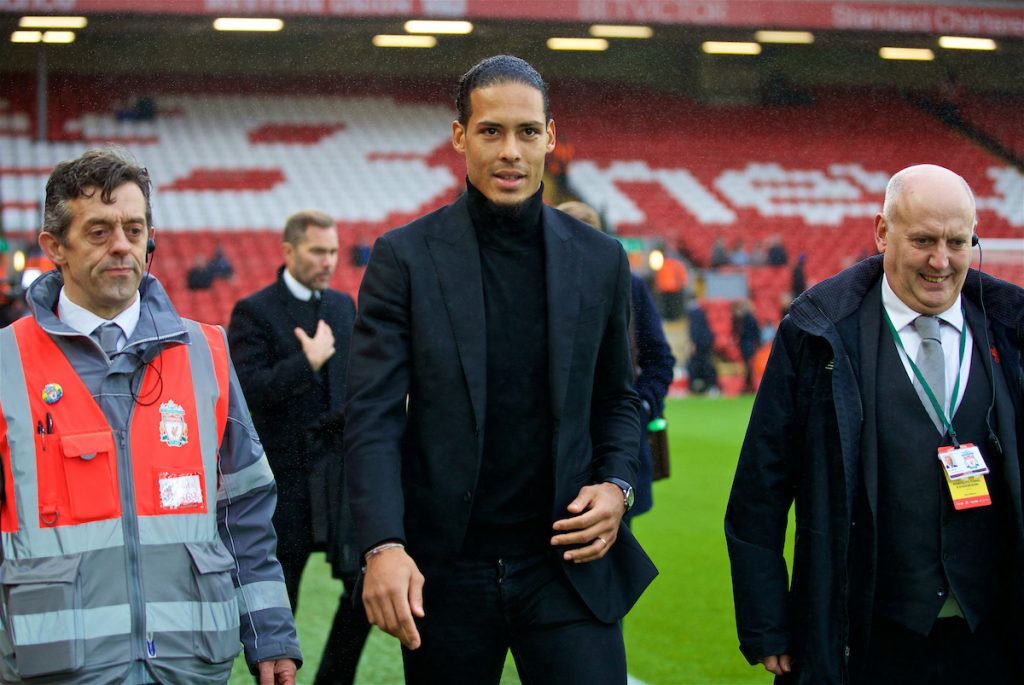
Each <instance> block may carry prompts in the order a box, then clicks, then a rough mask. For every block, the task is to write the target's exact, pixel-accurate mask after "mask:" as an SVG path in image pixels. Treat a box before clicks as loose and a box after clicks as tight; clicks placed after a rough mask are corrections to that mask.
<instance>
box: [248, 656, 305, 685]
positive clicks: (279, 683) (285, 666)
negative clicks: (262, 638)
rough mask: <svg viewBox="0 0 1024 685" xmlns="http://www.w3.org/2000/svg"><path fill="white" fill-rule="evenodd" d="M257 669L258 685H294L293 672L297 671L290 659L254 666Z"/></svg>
mask: <svg viewBox="0 0 1024 685" xmlns="http://www.w3.org/2000/svg"><path fill="white" fill-rule="evenodd" d="M256 668H258V669H259V678H260V685H295V671H297V670H298V669H297V668H296V666H295V662H294V661H292V660H291V659H273V660H271V661H261V662H259V663H258V664H256Z"/></svg>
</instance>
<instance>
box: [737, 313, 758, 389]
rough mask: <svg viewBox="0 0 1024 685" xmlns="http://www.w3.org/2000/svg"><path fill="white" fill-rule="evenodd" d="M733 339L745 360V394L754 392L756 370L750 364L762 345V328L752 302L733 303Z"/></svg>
mask: <svg viewBox="0 0 1024 685" xmlns="http://www.w3.org/2000/svg"><path fill="white" fill-rule="evenodd" d="M732 337H733V340H735V341H736V347H737V348H738V349H739V351H740V358H741V359H742V360H743V392H754V369H753V367H752V366H751V363H750V362H751V359H753V357H754V353H755V352H757V348H758V347H759V346H760V344H761V328H760V327H759V326H758V325H757V319H756V318H755V317H754V312H753V309H752V308H751V304H750V300H737V301H736V302H733V303H732Z"/></svg>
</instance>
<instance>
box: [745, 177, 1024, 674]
mask: <svg viewBox="0 0 1024 685" xmlns="http://www.w3.org/2000/svg"><path fill="white" fill-rule="evenodd" d="M976 226H977V218H976V213H975V203H974V196H973V194H972V193H971V190H970V188H969V187H968V185H967V183H966V181H964V179H963V178H961V177H960V176H958V175H957V174H955V173H953V172H952V171H950V170H949V169H944V168H942V167H939V166H934V165H929V164H921V165H917V166H912V167H908V168H906V169H904V170H902V171H900V172H898V173H897V174H895V175H894V176H893V177H892V179H891V180H890V181H889V185H888V187H887V188H886V191H885V202H884V205H883V207H882V211H881V212H880V213H878V214H877V215H876V217H875V245H876V246H877V247H878V250H879V252H882V253H883V254H881V255H878V256H875V257H872V258H870V259H866V260H863V261H861V262H859V263H857V264H855V265H854V266H852V267H850V268H848V269H846V270H845V271H843V272H841V273H839V274H837V275H836V276H833V277H832V278H829V279H827V280H825V281H822V282H821V283H819V284H818V285H816V286H814V287H813V288H811V289H810V290H808V291H807V292H805V293H804V294H802V295H801V296H800V297H798V298H797V299H796V300H795V301H794V302H793V306H792V308H791V309H790V312H789V314H788V315H787V316H786V318H785V319H783V321H782V323H781V324H780V326H779V332H778V335H777V336H776V338H775V343H774V345H773V347H772V354H771V358H770V359H769V361H768V367H767V369H766V370H765V374H764V379H763V381H762V383H761V387H760V389H759V391H758V394H757V400H756V401H755V402H754V410H753V413H752V414H751V417H750V425H749V427H748V428H747V436H746V439H745V440H744V441H743V449H742V451H741V452H740V458H739V465H738V467H737V470H736V480H735V482H734V484H733V489H732V494H731V496H730V498H729V507H728V511H727V513H726V520H725V530H726V539H727V541H728V544H729V556H730V559H731V561H732V578H733V594H734V595H735V600H736V621H737V626H738V630H739V637H740V649H741V650H742V651H743V654H744V655H745V656H746V657H747V659H748V660H749V661H750V662H751V663H757V662H760V663H761V664H763V665H764V668H766V669H767V670H768V671H770V672H772V673H774V674H775V675H777V676H780V680H779V682H786V683H806V684H808V685H810V684H811V683H852V684H853V685H876V684H883V685H884V684H888V683H893V684H895V683H898V684H899V685H939V684H949V685H973V683H1021V682H1024V670H1022V668H1021V663H1022V653H1021V644H1022V639H1021V638H1022V633H1024V631H1022V629H1021V615H1022V613H1024V589H1022V588H1024V585H1022V580H1024V522H1022V514H1021V468H1022V463H1024V412H1022V411H1021V407H1022V406H1024V387H1022V382H1021V379H1022V378H1024V376H1022V370H1021V355H1022V350H1024V290H1022V289H1021V288H1020V287H1018V286H1016V285H1013V284H1012V283H1007V282H1005V281H1000V280H999V279H996V278H992V277H989V276H987V275H985V274H982V273H980V272H978V271H974V270H972V269H970V268H969V267H970V264H971V256H972V250H971V245H972V244H977V239H976V238H977V236H976V235H975V233H974V231H975V228H976ZM982 461H984V463H985V465H986V469H985V473H980V472H976V473H973V474H971V473H966V472H965V470H966V469H969V468H971V465H972V464H974V465H975V466H976V467H977V466H980V464H981V462H982ZM794 500H795V502H796V543H795V549H794V553H793V572H792V575H791V576H790V574H789V573H787V568H786V562H785V558H784V557H783V546H784V543H785V538H786V525H787V521H788V519H789V509H790V506H791V505H792V504H793V502H794ZM789 577H792V585H791V586H789V587H787V581H788V578H789Z"/></svg>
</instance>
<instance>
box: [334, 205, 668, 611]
mask: <svg viewBox="0 0 1024 685" xmlns="http://www.w3.org/2000/svg"><path fill="white" fill-rule="evenodd" d="M542 222H543V234H544V249H545V264H546V287H547V293H548V297H547V302H548V322H547V323H548V336H549V343H548V351H549V352H548V353H549V369H550V393H551V396H550V411H551V416H552V425H553V428H554V432H553V439H552V445H551V450H552V456H553V464H554V471H555V472H554V488H555V498H554V500H553V501H552V503H551V520H552V522H553V521H555V520H556V519H561V518H566V517H567V515H568V513H567V511H566V506H567V505H568V504H569V502H571V501H572V500H573V499H574V498H575V497H576V495H577V494H578V493H579V490H580V488H581V487H582V486H584V485H588V484H592V483H596V482H601V481H603V480H604V479H606V478H609V477H616V478H621V479H623V480H625V481H626V482H629V483H635V482H636V471H637V462H638V456H637V455H639V453H640V449H639V441H640V439H641V426H640V420H639V414H638V408H639V400H638V399H637V395H636V393H635V392H634V391H633V388H632V384H633V370H632V362H631V357H630V347H629V332H628V319H629V306H630V304H629V292H630V275H629V267H628V264H627V261H626V256H625V253H624V252H623V250H622V248H621V246H620V245H619V243H618V242H617V241H615V240H613V239H611V238H609V237H608V236H606V235H603V234H602V233H600V232H599V231H595V230H594V229H593V228H591V227H590V226H587V225H586V224H583V223H581V222H579V221H576V220H575V219H573V218H571V217H569V216H568V215H566V214H563V213H562V212H559V211H557V210H555V209H552V208H550V207H547V206H545V207H544V208H543V211H542ZM486 366H487V350H486V330H485V319H484V298H483V285H482V279H481V268H480V254H479V249H478V246H477V241H476V232H475V230H474V228H473V225H472V222H471V220H470V217H469V213H468V211H467V207H466V198H465V196H464V195H463V196H462V197H461V198H459V199H458V200H457V201H456V202H454V203H453V204H451V205H448V206H446V207H443V208H441V209H439V210H437V211H435V212H433V213H431V214H428V215H426V216H424V217H421V218H420V219H418V220H416V221H414V222H413V223H411V224H409V225H407V226H404V227H402V228H399V229H396V230H394V231H391V232H389V233H387V234H385V235H384V236H382V237H381V238H379V239H378V240H377V242H376V244H375V245H374V248H373V252H372V255H371V257H370V262H369V265H368V266H367V268H366V273H365V275H364V277H363V282H362V286H361V287H360V291H359V314H358V316H357V318H356V325H355V330H354V333H353V338H352V352H351V359H350V363H349V400H348V406H347V408H346V418H347V420H346V424H347V430H346V434H345V443H346V469H347V472H348V484H349V492H350V495H351V505H352V513H353V518H354V520H355V522H356V533H357V539H358V542H359V545H360V546H361V547H362V548H363V549H367V548H369V547H370V546H372V545H374V544H376V543H378V542H381V541H383V540H389V539H397V540H402V541H405V543H406V545H407V549H408V551H409V554H410V555H411V556H412V558H413V560H414V561H415V562H416V563H417V565H418V566H419V568H420V571H421V572H422V573H423V574H424V576H425V577H426V586H425V589H424V592H425V595H426V597H425V601H426V603H427V606H428V607H429V605H430V597H431V594H432V593H437V592H439V591H441V590H442V589H443V586H444V579H445V577H446V575H447V573H448V570H449V568H450V566H451V564H452V562H453V561H454V559H455V557H456V555H457V554H458V553H459V551H460V549H461V546H462V543H463V538H464V537H465V533H466V529H467V526H468V523H469V518H470V511H471V508H472V505H473V495H474V492H475V489H476V481H477V476H478V474H479V469H480V461H481V458H482V454H483V445H484V430H485V426H484V416H485V411H486V406H487V393H488V392H500V391H501V389H500V388H488V387H486V377H487V368H486ZM552 555H559V551H558V550H554V549H553V550H552ZM559 558H560V556H559ZM562 566H563V568H564V569H565V572H566V574H567V575H568V577H569V580H570V582H571V583H572V584H573V586H574V587H575V588H576V590H577V591H578V592H579V594H580V596H581V597H582V599H583V600H584V602H585V603H586V604H587V605H588V606H589V607H590V609H591V611H593V613H594V615H595V616H596V617H597V618H598V619H599V620H602V621H607V622H612V621H617V620H618V619H620V618H621V617H622V616H623V615H624V614H625V613H626V612H627V611H628V610H629V608H630V607H631V606H632V605H633V603H634V602H635V601H636V599H637V598H638V597H639V596H640V593H641V592H642V591H643V589H644V588H645V587H646V586H647V585H648V583H650V581H651V580H652V579H653V578H654V576H655V574H656V573H657V571H656V570H655V568H654V566H653V564H652V563H651V561H650V560H649V559H648V558H647V556H646V554H645V553H644V552H643V550H642V549H641V548H640V545H639V544H638V543H637V542H636V539H635V538H634V537H633V536H632V534H631V533H630V532H629V530H628V529H627V528H626V527H625V526H624V525H623V526H621V527H620V529H619V534H618V541H617V542H616V543H615V544H614V545H613V546H612V548H611V550H610V551H609V553H608V554H607V555H606V556H605V557H604V558H602V559H600V560H598V561H595V562H591V563H587V564H571V563H564V562H563V564H562Z"/></svg>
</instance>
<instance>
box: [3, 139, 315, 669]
mask: <svg viewBox="0 0 1024 685" xmlns="http://www.w3.org/2000/svg"><path fill="white" fill-rule="evenodd" d="M149 191H150V180H149V174H148V172H147V171H146V169H144V168H141V167H139V166H138V165H137V164H136V163H135V162H134V161H133V160H131V159H129V158H128V157H126V156H125V155H124V154H122V153H121V152H119V151H117V150H112V149H98V150H90V151H88V152H86V153H85V154H83V155H82V156H81V157H79V158H78V159H75V160H71V161H67V162H62V163H60V164H58V165H57V167H56V168H55V169H54V171H53V173H52V175H51V176H50V179H49V180H48V181H47V184H46V199H45V205H44V216H43V232H42V234H41V235H40V238H39V242H40V245H41V246H42V248H43V250H44V251H45V252H46V255H47V257H48V258H49V259H50V260H52V261H53V263H54V264H55V265H57V270H54V271H50V272H48V273H46V274H44V275H43V276H41V277H40V278H39V279H37V280H36V281H35V282H34V283H33V284H32V286H31V287H30V288H29V292H28V302H29V307H30V309H31V313H32V315H31V316H30V317H25V318H23V319H21V320H19V321H17V322H16V323H14V324H12V325H11V326H9V327H7V328H5V329H3V330H0V409H2V414H0V464H2V468H3V481H2V488H0V558H2V561H3V563H2V565H0V584H2V585H3V593H0V656H2V658H0V682H4V683H25V684H29V683H39V682H47V683H54V682H60V683H71V684H77V683H101V682H102V683H118V684H121V685H148V684H150V683H153V684H155V683H160V684H161V685H194V684H197V683H204V684H206V683H208V684H211V685H213V684H215V683H226V682H227V681H228V678H229V677H230V674H231V667H232V663H233V661H234V658H235V656H236V655H237V654H238V652H239V651H240V650H241V648H242V646H243V645H244V648H245V657H246V661H247V662H248V664H249V668H250V669H251V670H252V672H253V673H254V674H256V675H257V676H258V677H259V682H260V684H261V685H275V684H276V685H289V684H293V683H295V671H296V669H297V664H300V663H301V659H302V655H301V653H300V651H299V645H298V640H297V638H296V633H295V624H294V619H293V617H292V613H291V610H290V608H289V605H288V596H287V593H286V591H285V585H284V578H283V576H282V573H281V567H280V565H279V564H278V562H277V559H276V557H275V553H274V550H275V546H276V542H277V539H276V536H275V534H274V529H273V527H272V525H271V513H272V512H273V510H274V504H275V501H276V497H277V495H276V488H275V485H274V478H273V474H272V473H271V471H270V467H269V466H268V464H267V459H266V456H265V455H264V453H263V448H262V446H261V445H260V441H259V438H258V437H257V435H256V431H255V430H254V429H253V426H252V422H251V421H250V419H249V411H248V409H247V407H246V404H245V399H244V398H243V396H242V392H241V389H240V387H239V385H238V379H237V378H236V376H235V372H234V369H233V367H232V366H231V361H230V358H229V356H228V351H227V343H226V341H225V337H224V332H223V331H222V330H221V329H220V328H218V327H214V326H208V325H204V324H199V323H196V322H194V321H189V320H186V319H182V318H180V317H179V316H178V314H177V313H176V312H175V310H174V307H173V306H172V304H171V302H170V300H169V298H168V297H167V293H166V292H165V291H164V289H163V287H162V286H161V285H160V283H159V281H157V279H155V278H153V277H152V276H150V275H149V274H148V273H146V263H147V261H148V259H149V255H150V254H151V253H152V252H153V250H154V248H155V242H154V241H153V235H154V231H153V229H152V228H151V223H152V210H151V207H150V202H149Z"/></svg>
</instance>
